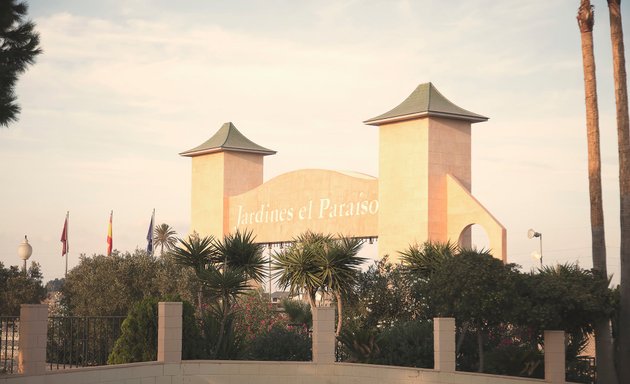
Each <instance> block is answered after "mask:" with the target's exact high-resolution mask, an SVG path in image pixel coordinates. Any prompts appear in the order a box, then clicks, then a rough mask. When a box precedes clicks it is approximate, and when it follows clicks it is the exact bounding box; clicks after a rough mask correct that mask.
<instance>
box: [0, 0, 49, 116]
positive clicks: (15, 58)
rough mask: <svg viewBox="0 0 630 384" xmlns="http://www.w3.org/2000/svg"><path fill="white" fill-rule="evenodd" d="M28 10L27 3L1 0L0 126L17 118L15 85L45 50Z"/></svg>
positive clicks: (17, 107)
mask: <svg viewBox="0 0 630 384" xmlns="http://www.w3.org/2000/svg"><path fill="white" fill-rule="evenodd" d="M27 11H28V6H27V4H26V2H19V1H16V0H1V1H0V127H1V126H5V127H6V126H8V125H9V123H11V122H15V121H17V118H18V114H19V113H20V106H19V105H18V104H17V102H16V100H17V96H16V95H15V84H16V83H17V79H18V77H19V75H21V74H22V73H24V72H25V71H26V68H27V67H28V66H29V65H31V64H33V63H34V62H35V57H36V56H37V55H39V54H40V53H42V50H41V48H40V47H39V34H38V33H37V32H35V24H34V23H33V22H32V21H26V20H25V18H26V13H27Z"/></svg>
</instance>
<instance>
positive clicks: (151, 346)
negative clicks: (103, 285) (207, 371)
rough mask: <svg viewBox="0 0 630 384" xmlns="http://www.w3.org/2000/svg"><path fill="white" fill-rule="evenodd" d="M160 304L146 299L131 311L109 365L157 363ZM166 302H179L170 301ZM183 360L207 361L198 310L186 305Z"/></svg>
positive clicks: (183, 330)
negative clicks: (205, 359)
mask: <svg viewBox="0 0 630 384" xmlns="http://www.w3.org/2000/svg"><path fill="white" fill-rule="evenodd" d="M159 301H160V300H158V299H157V298H154V297H150V298H146V299H144V300H142V301H140V302H138V303H136V304H134V306H133V307H132V309H131V310H130V311H129V314H128V315H127V318H126V319H125V321H123V323H122V326H121V330H122V332H121V334H120V337H119V338H118V340H116V343H115V344H114V349H113V350H112V352H111V354H110V355H109V358H108V361H107V362H108V364H124V363H134V362H140V361H154V360H156V359H157V338H158V302H159ZM164 301H180V299H178V298H167V299H165V300H164ZM182 318H183V322H182V358H183V359H185V360H193V359H200V358H204V357H205V355H204V353H203V341H202V340H201V333H200V331H199V326H198V325H197V320H196V319H195V310H194V308H193V307H192V305H190V303H188V302H186V301H185V302H183V310H182Z"/></svg>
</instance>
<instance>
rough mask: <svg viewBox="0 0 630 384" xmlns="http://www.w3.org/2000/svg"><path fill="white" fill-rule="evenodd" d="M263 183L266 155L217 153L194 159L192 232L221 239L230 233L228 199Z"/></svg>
mask: <svg viewBox="0 0 630 384" xmlns="http://www.w3.org/2000/svg"><path fill="white" fill-rule="evenodd" d="M262 182H263V156H261V155H259V154H251V153H242V152H225V151H224V152H217V153H211V154H206V155H203V156H196V157H193V158H192V192H191V204H192V206H191V208H192V209H191V214H192V217H191V232H192V231H197V232H198V233H199V234H201V235H204V236H207V235H212V236H214V237H218V238H221V237H223V235H224V234H226V233H228V232H229V226H228V221H227V213H226V211H227V207H226V204H227V199H226V196H232V195H236V194H240V193H243V192H245V191H249V190H251V189H252V188H255V187H257V186H259V185H260V184H262Z"/></svg>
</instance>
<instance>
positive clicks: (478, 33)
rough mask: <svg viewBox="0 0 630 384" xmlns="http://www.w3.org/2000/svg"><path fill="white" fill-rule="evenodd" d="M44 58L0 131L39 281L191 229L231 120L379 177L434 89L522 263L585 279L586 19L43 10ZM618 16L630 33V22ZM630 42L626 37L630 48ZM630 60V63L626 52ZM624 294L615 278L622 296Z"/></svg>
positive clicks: (9, 219)
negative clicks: (208, 153)
mask: <svg viewBox="0 0 630 384" xmlns="http://www.w3.org/2000/svg"><path fill="white" fill-rule="evenodd" d="M29 3H30V10H29V14H30V16H31V17H32V18H33V19H34V21H35V22H36V23H37V30H38V31H39V32H40V34H41V44H42V47H43V49H44V54H43V55H41V56H40V57H39V58H38V60H37V63H36V64H35V65H34V66H33V67H31V69H30V70H29V71H28V72H27V73H26V74H25V75H23V76H22V77H21V79H20V81H19V84H18V88H17V93H18V97H19V102H20V104H21V106H22V114H21V116H20V121H19V122H18V123H17V124H13V125H12V126H11V127H10V128H8V129H0V167H1V168H0V261H2V262H3V263H4V264H5V265H7V264H14V265H17V264H20V263H21V261H20V260H19V259H18V257H17V246H18V244H19V243H20V242H21V240H22V238H23V236H24V234H27V235H28V236H29V240H30V242H31V244H32V245H33V248H34V252H33V256H32V258H31V260H34V261H37V262H39V263H40V264H41V265H42V267H43V270H44V275H45V279H46V280H48V279H51V278H55V277H61V276H63V270H64V259H63V258H62V257H61V256H60V253H61V243H60V241H59V237H60V235H61V230H62V226H63V221H64V217H65V213H66V211H70V215H71V233H70V240H71V255H70V259H69V261H70V262H69V265H70V268H71V267H72V266H74V265H76V263H77V258H78V256H79V254H80V253H86V254H88V255H92V254H93V253H104V252H105V250H106V241H105V239H106V234H107V222H108V219H109V211H110V210H112V209H113V210H114V248H116V249H119V250H123V251H124V250H130V251H131V250H133V249H134V248H136V247H140V248H144V247H145V246H146V240H145V237H146V232H147V228H148V222H149V218H150V215H151V211H152V209H153V208H155V209H156V216H157V217H156V221H157V223H162V222H166V223H168V224H170V225H171V226H173V227H174V228H175V229H176V230H177V231H178V232H179V233H180V234H184V233H186V232H187V231H188V227H189V223H190V159H188V158H182V157H180V156H178V153H179V152H181V151H184V150H187V149H190V148H192V147H194V146H196V145H198V144H200V143H201V142H203V141H205V140H206V139H208V138H209V137H210V136H211V135H213V134H214V133H215V132H216V130H217V129H219V127H220V126H221V125H222V124H223V123H224V122H226V121H232V122H233V123H234V124H235V125H236V127H237V128H238V129H239V130H240V131H241V132H242V133H244V134H245V135H246V136H247V137H249V138H250V139H252V140H253V141H254V142H256V143H258V144H260V145H262V146H265V147H267V148H272V149H274V150H277V151H278V154H277V155H275V156H269V157H267V158H266V160H265V179H266V180H268V179H269V178H271V177H274V176H277V175H279V174H281V173H284V172H287V171H290V170H295V169H301V168H324V169H335V170H352V171H358V172H363V173H367V174H370V175H374V176H378V134H377V128H375V127H371V126H366V125H363V124H362V121H363V120H366V119H368V118H371V117H374V116H376V115H378V114H380V113H383V112H385V111H387V110H389V109H390V108H392V107H394V106H396V105H397V104H398V103H400V102H401V101H402V100H403V99H404V98H406V97H407V96H408V95H409V93H411V91H412V90H413V89H414V88H415V87H416V86H417V85H418V84H420V83H424V82H428V81H431V82H433V83H434V85H435V86H436V87H437V88H438V89H439V90H440V91H441V92H442V93H443V94H444V95H445V96H446V97H447V98H449V99H450V100H452V101H453V102H454V103H456V104H457V105H459V106H461V107H463V108H466V109H469V110H471V111H474V112H476V113H479V114H482V115H485V116H489V117H490V120H489V121H488V122H485V123H479V124H474V125H473V155H472V161H473V194H474V195H475V197H476V198H477V199H478V200H480V201H481V202H482V203H483V204H484V205H485V206H486V207H487V208H488V209H489V210H490V211H491V212H492V213H493V214H494V216H495V217H496V218H498V219H499V221H501V222H502V223H503V224H504V225H505V226H506V228H507V230H508V260H509V261H510V262H515V263H517V264H520V265H522V266H523V269H524V270H529V269H530V268H531V267H532V266H533V265H536V263H537V262H536V261H535V260H533V259H532V258H531V252H532V251H534V250H537V249H538V240H537V239H533V240H530V239H528V238H527V235H526V234H527V230H528V229H529V228H530V227H531V228H534V229H535V230H537V231H539V232H542V233H543V241H544V243H543V253H544V261H545V264H552V263H556V262H562V263H563V262H568V261H578V262H579V263H580V265H581V266H583V267H590V266H591V256H590V254H591V252H590V244H591V241H590V229H589V209H588V188H587V170H586V128H585V122H584V121H585V119H584V90H583V82H582V63H581V51H580V36H579V30H578V27H577V23H576V20H575V14H576V11H577V7H578V4H579V1H578V0H573V1H569V0H555V1H549V0H532V1H521V0H503V1H496V0H492V1H490V0H452V1H442V0H430V1H429V0H425V1H421V0H418V1H295V0H284V1H280V0H267V1H240V0H239V1H212V2H210V1H190V0H189V1H177V2H174V1H148V0H147V1H135V0H126V1H114V0H109V1H108V0H101V1H98V2H92V1H90V2H87V1H80V0H75V1H48V0H38V1H30V2H29ZM593 3H594V4H595V6H596V23H595V54H596V60H597V76H598V79H597V80H598V92H599V101H600V104H599V105H600V129H601V136H602V161H603V172H602V176H603V188H604V205H605V219H606V231H607V233H606V235H607V239H606V240H607V245H608V266H609V272H611V273H615V274H617V273H618V271H619V213H618V209H619V197H618V176H617V169H618V168H617V163H618V161H617V146H616V142H617V138H616V127H615V115H614V113H615V112H614V94H613V86H612V79H613V77H612V72H611V49H610V35H609V33H610V31H609V23H608V10H607V6H606V1H605V0H596V1H593ZM622 13H623V15H622V17H623V18H624V20H625V21H626V25H627V21H628V20H630V12H629V11H628V6H627V5H625V4H624V5H622ZM629 34H630V30H629V29H628V28H627V27H626V35H629ZM626 55H627V53H626ZM616 280H617V281H618V277H617V279H616Z"/></svg>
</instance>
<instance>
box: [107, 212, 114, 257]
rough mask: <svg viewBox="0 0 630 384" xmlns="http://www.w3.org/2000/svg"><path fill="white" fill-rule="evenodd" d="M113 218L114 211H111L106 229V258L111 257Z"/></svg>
mask: <svg viewBox="0 0 630 384" xmlns="http://www.w3.org/2000/svg"><path fill="white" fill-rule="evenodd" d="M113 216H114V211H113V210H112V211H111V212H110V214H109V227H108V228H107V256H111V255H112V244H113V239H112V218H113Z"/></svg>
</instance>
